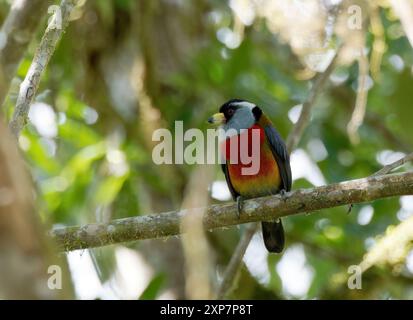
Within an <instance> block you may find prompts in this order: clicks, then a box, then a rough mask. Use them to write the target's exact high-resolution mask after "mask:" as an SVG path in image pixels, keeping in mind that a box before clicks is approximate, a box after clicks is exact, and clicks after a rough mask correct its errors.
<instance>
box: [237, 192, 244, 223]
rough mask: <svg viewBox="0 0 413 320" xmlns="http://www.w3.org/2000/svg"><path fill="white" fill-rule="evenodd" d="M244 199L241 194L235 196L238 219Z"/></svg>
mask: <svg viewBox="0 0 413 320" xmlns="http://www.w3.org/2000/svg"><path fill="white" fill-rule="evenodd" d="M243 201H244V199H243V198H242V197H241V196H238V197H237V218H238V219H239V218H240V216H241V211H242V204H243Z"/></svg>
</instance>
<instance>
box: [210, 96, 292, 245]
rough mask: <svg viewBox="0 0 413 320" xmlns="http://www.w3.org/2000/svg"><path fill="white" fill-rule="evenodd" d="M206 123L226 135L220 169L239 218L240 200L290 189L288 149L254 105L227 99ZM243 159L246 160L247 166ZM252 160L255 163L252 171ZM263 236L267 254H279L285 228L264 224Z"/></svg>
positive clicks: (279, 222)
mask: <svg viewBox="0 0 413 320" xmlns="http://www.w3.org/2000/svg"><path fill="white" fill-rule="evenodd" d="M208 122H209V123H211V124H215V125H219V126H221V127H222V128H223V129H224V130H225V132H226V133H229V134H226V136H225V139H224V140H223V141H222V143H221V151H222V153H223V156H224V157H225V159H224V160H225V161H224V162H225V163H223V164H222V170H223V172H224V174H225V179H226V181H227V184H228V188H229V190H230V191H231V194H232V197H233V198H234V200H236V201H237V204H238V215H239V214H241V211H242V201H243V199H249V198H256V197H262V196H267V195H272V194H277V193H281V194H283V193H285V192H288V191H290V190H291V183H292V182H291V168H290V159H289V155H288V151H287V148H286V146H285V143H284V141H283V140H282V138H281V136H280V134H279V133H278V132H277V130H276V129H275V128H274V126H273V124H272V123H271V121H270V120H269V119H268V118H267V116H265V114H264V113H263V112H262V110H261V109H260V108H259V107H258V106H257V105H255V104H253V103H251V102H248V101H244V100H239V99H233V100H230V101H228V102H226V103H225V104H223V105H222V106H221V108H220V109H219V113H216V114H214V115H213V116H212V117H210V118H209V119H208ZM254 135H255V136H254ZM254 137H255V138H256V139H254ZM243 158H244V161H243ZM245 159H249V160H250V163H246V161H245ZM254 161H255V164H258V168H255V170H254V168H253V167H254ZM255 167H256V166H255ZM262 234H263V238H264V243H265V247H266V248H267V250H268V251H269V252H276V253H280V252H281V251H282V250H283V248H284V229H283V225H282V222H281V219H279V220H277V221H263V222H262Z"/></svg>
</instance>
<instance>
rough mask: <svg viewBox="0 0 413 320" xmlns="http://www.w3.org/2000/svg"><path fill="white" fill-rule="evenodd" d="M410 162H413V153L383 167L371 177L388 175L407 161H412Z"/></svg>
mask: <svg viewBox="0 0 413 320" xmlns="http://www.w3.org/2000/svg"><path fill="white" fill-rule="evenodd" d="M412 160H413V152H412V153H409V154H408V155H407V156H405V157H403V158H401V159H399V160H397V161H394V162H393V163H390V164H388V165H386V166H384V167H383V168H381V169H380V170H379V171H377V172H376V173H374V174H372V177H374V176H381V175H384V174H388V173H390V172H392V171H393V170H394V169H397V168H398V167H401V166H402V165H404V164H405V163H407V162H409V161H412Z"/></svg>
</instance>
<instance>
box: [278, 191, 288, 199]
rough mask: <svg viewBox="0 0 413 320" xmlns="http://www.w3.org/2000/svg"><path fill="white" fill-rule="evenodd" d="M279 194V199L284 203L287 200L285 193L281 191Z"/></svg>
mask: <svg viewBox="0 0 413 320" xmlns="http://www.w3.org/2000/svg"><path fill="white" fill-rule="evenodd" d="M279 194H280V196H281V199H282V200H283V201H286V200H287V191H285V190H284V189H281V190H280V193H279Z"/></svg>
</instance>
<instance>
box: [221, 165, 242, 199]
mask: <svg viewBox="0 0 413 320" xmlns="http://www.w3.org/2000/svg"><path fill="white" fill-rule="evenodd" d="M221 168H222V172H224V175H225V180H227V185H228V189H229V191H230V192H231V194H232V198H233V199H234V200H235V199H236V198H237V197H238V196H239V193H238V192H236V191H235V190H234V187H233V186H232V184H231V179H230V177H229V174H228V166H227V164H226V163H223V164H221Z"/></svg>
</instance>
